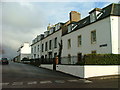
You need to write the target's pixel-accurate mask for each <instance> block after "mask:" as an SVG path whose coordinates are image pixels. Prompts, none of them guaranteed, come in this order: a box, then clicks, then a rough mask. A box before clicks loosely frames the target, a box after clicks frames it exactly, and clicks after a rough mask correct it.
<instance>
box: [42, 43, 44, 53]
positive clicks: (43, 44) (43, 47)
mask: <svg viewBox="0 0 120 90" xmlns="http://www.w3.org/2000/svg"><path fill="white" fill-rule="evenodd" d="M43 51H44V44H42V52H43Z"/></svg>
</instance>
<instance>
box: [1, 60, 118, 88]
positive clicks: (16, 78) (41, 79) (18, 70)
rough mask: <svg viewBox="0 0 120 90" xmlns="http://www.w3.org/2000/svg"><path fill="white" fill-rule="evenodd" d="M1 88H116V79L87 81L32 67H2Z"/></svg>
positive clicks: (11, 64)
mask: <svg viewBox="0 0 120 90" xmlns="http://www.w3.org/2000/svg"><path fill="white" fill-rule="evenodd" d="M1 85H2V88H118V79H105V80H87V79H80V78H77V77H73V76H70V75H67V74H64V73H60V72H56V71H51V70H47V69H43V68H39V67H35V66H32V65H27V64H21V63H14V62H10V64H9V65H2V83H1Z"/></svg>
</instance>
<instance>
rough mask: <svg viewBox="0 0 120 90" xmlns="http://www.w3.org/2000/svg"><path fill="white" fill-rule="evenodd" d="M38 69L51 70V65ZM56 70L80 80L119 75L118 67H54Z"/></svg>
mask: <svg viewBox="0 0 120 90" xmlns="http://www.w3.org/2000/svg"><path fill="white" fill-rule="evenodd" d="M40 67H43V68H47V69H50V70H53V64H41V65H40ZM56 70H57V71H61V72H64V73H67V74H71V75H73V76H77V77H80V78H89V77H96V76H107V75H118V74H120V65H119V66H118V65H84V66H82V65H81V66H80V65H56Z"/></svg>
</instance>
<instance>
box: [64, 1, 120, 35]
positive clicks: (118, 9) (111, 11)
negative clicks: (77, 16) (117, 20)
mask: <svg viewBox="0 0 120 90" xmlns="http://www.w3.org/2000/svg"><path fill="white" fill-rule="evenodd" d="M95 10H97V11H98V10H99V11H100V12H101V13H102V15H101V16H100V17H99V18H98V19H97V20H96V21H95V22H97V21H99V20H101V19H104V18H106V17H108V16H120V4H115V3H112V4H110V5H108V6H107V7H105V8H103V9H99V8H95V9H93V10H92V11H91V12H93V11H95ZM91 12H90V13H91ZM92 23H94V22H92ZM92 23H91V22H90V15H89V16H87V17H85V18H83V19H81V20H80V21H78V22H77V23H76V24H75V25H77V27H76V28H75V29H74V30H73V31H76V30H78V29H80V28H83V27H85V26H87V25H89V24H92ZM73 31H71V32H73ZM71 32H70V33H71ZM66 34H68V33H66ZM66 34H64V35H66Z"/></svg>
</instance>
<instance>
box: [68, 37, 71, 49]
mask: <svg viewBox="0 0 120 90" xmlns="http://www.w3.org/2000/svg"><path fill="white" fill-rule="evenodd" d="M70 48H71V39H68V49H70Z"/></svg>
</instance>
